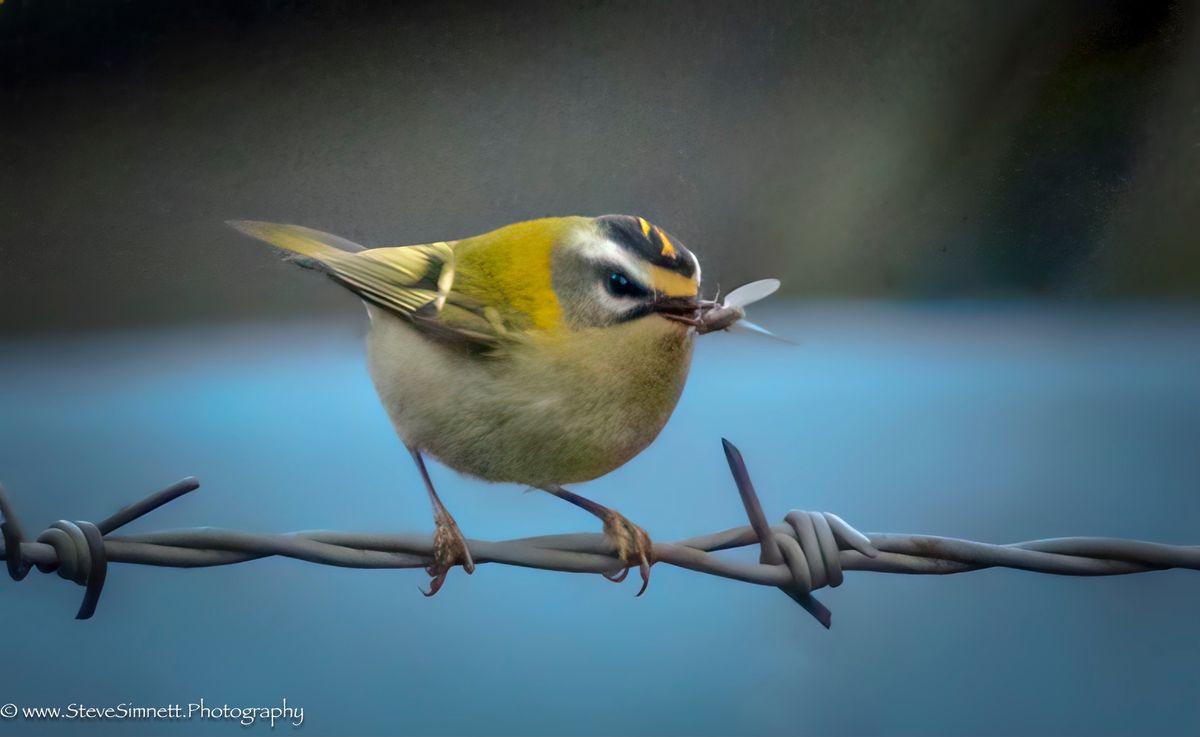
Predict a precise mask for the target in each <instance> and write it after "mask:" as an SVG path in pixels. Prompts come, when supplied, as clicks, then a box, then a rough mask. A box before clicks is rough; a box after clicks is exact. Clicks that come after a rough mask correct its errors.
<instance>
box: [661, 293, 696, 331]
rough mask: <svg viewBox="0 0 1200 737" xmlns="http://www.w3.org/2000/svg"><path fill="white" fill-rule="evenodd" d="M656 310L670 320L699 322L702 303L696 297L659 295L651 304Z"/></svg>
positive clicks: (686, 322) (688, 323)
mask: <svg viewBox="0 0 1200 737" xmlns="http://www.w3.org/2000/svg"><path fill="white" fill-rule="evenodd" d="M651 309H652V310H653V311H654V312H657V313H658V314H660V315H662V316H663V317H665V318H667V319H668V320H674V321H676V322H682V323H685V324H687V325H695V324H697V318H698V317H699V315H700V303H699V302H698V301H697V300H696V298H695V297H668V296H666V295H659V296H658V297H656V298H655V300H654V303H653V304H652V305H651Z"/></svg>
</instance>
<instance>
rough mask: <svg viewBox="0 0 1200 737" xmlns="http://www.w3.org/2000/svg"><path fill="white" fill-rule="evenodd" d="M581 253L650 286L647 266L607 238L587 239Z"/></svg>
mask: <svg viewBox="0 0 1200 737" xmlns="http://www.w3.org/2000/svg"><path fill="white" fill-rule="evenodd" d="M580 253H582V254H583V255H584V257H585V258H587V259H588V260H590V261H594V262H596V263H598V264H614V265H616V266H619V267H620V268H621V269H622V270H624V271H625V272H626V275H627V276H629V277H632V278H634V279H636V280H638V281H639V282H641V284H642V285H643V286H647V285H649V284H650V274H649V272H648V271H646V268H645V265H644V264H640V263H638V262H637V260H635V259H634V258H633V257H632V256H631V255H630V253H629V252H628V251H627V250H626V249H624V248H622V247H621V246H619V245H618V244H616V243H613V242H612V241H610V240H608V239H607V238H597V237H586V238H585V239H584V240H583V242H582V243H581V244H580ZM693 258H694V257H693Z"/></svg>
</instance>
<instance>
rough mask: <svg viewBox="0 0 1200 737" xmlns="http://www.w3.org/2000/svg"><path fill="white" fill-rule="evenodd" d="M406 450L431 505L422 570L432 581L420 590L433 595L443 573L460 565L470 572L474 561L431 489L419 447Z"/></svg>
mask: <svg viewBox="0 0 1200 737" xmlns="http://www.w3.org/2000/svg"><path fill="white" fill-rule="evenodd" d="M408 452H409V453H411V454H412V457H413V460H414V461H416V464H417V468H418V469H420V471H421V478H422V479H423V480H424V481H425V490H426V491H428V492H429V503H430V504H431V505H432V506H433V524H434V529H433V565H431V566H429V567H427V568H426V569H425V572H426V573H428V574H429V575H430V576H432V577H433V580H432V581H430V582H429V590H428V591H423V592H421V593H423V594H425V595H426V596H433V595H434V594H436V593H437V592H438V590H439V589H441V588H442V584H443V583H445V581H446V574H447V573H449V572H450V569H451V568H453V567H454V566H456V565H459V564H462V567H463V570H464V571H466V572H467V573H468V574H470V573H474V572H475V561H474V560H472V558H471V551H470V550H469V549H468V548H467V541H466V538H464V537H463V534H462V532H461V531H459V529H458V523H457V522H455V521H454V517H452V516H451V515H450V512H449V510H447V509H446V505H444V504H442V500H441V499H439V498H438V494H437V490H436V489H434V488H433V480H432V479H431V478H429V469H427V468H425V459H424V458H423V457H422V456H421V450H420V449H419V448H416V447H414V446H409V448H408Z"/></svg>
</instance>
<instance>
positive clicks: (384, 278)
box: [229, 220, 510, 352]
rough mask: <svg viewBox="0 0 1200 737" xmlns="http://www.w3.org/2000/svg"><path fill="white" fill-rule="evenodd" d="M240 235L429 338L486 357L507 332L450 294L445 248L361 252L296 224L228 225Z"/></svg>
mask: <svg viewBox="0 0 1200 737" xmlns="http://www.w3.org/2000/svg"><path fill="white" fill-rule="evenodd" d="M229 224H230V225H231V226H233V227H234V228H236V229H238V230H240V231H242V232H243V233H245V234H247V235H250V236H253V237H255V238H258V239H259V240H263V241H266V242H267V243H270V244H272V245H274V246H276V247H278V248H282V249H284V250H285V251H288V252H289V253H290V254H294V256H293V258H295V260H297V261H298V262H299V263H300V264H301V265H303V266H307V267H309V268H314V269H317V270H320V271H322V272H324V273H325V274H327V275H328V276H329V277H330V278H332V279H333V280H334V281H336V282H338V283H339V284H341V285H343V286H345V287H346V288H347V289H349V290H350V291H352V292H354V293H355V294H357V295H358V296H359V297H361V298H362V299H364V300H366V301H367V302H370V303H371V304H373V305H376V306H377V307H381V308H383V309H385V310H387V311H389V312H391V313H393V314H395V315H399V316H400V317H404V318H406V319H408V320H410V321H411V322H412V324H413V325H414V326H415V327H416V328H417V329H419V330H420V331H421V332H423V333H425V334H427V335H428V336H429V337H430V338H433V339H436V340H439V341H442V342H446V343H450V344H454V345H458V346H461V347H463V348H466V349H468V350H471V351H473V352H488V351H492V350H494V349H495V348H497V347H498V346H499V345H500V343H502V342H503V341H504V340H506V339H508V338H509V336H510V333H509V332H508V330H507V329H506V326H505V324H504V321H503V320H502V319H501V318H500V317H499V315H498V314H497V313H496V312H495V310H489V309H487V308H486V307H485V305H484V304H483V303H481V302H479V301H478V300H475V299H472V298H471V297H470V296H469V295H466V294H462V293H461V292H456V291H455V289H454V277H455V257H454V248H453V246H452V244H450V243H431V244H427V245H419V246H397V247H392V248H363V247H362V246H358V245H357V244H355V243H352V242H350V241H348V240H345V239H344V238H339V237H338V236H335V235H330V234H328V233H322V232H321V231H318V230H312V229H310V228H304V227H301V226H297V225H281V224H276V223H261V222H254V221H245V220H241V221H231V222H230V223H229Z"/></svg>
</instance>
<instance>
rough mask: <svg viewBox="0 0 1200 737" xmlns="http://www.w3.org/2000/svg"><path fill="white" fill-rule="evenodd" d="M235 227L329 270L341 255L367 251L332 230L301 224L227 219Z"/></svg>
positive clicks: (299, 259)
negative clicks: (314, 228)
mask: <svg viewBox="0 0 1200 737" xmlns="http://www.w3.org/2000/svg"><path fill="white" fill-rule="evenodd" d="M226 224H227V225H229V226H230V227H231V228H235V229H237V230H240V231H241V232H243V233H245V234H246V235H248V236H251V237H252V238H257V239H259V240H260V241H265V242H267V243H270V244H271V245H273V246H275V247H276V248H280V249H283V250H284V251H287V252H288V254H289V258H290V260H292V261H295V262H297V263H298V264H300V265H301V266H307V267H309V268H315V269H319V270H321V271H329V270H330V268H331V267H332V263H331V262H333V261H335V260H336V259H337V257H338V256H339V255H340V254H345V253H357V252H359V251H363V250H366V249H365V248H364V247H363V246H360V245H358V244H357V243H355V242H353V241H348V240H346V239H345V238H342V237H341V236H336V235H333V234H332V233H323V232H321V231H319V230H313V229H312V228H305V227H304V226H301V225H284V224H282V223H263V222H259V221H257V220H227V221H226Z"/></svg>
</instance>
